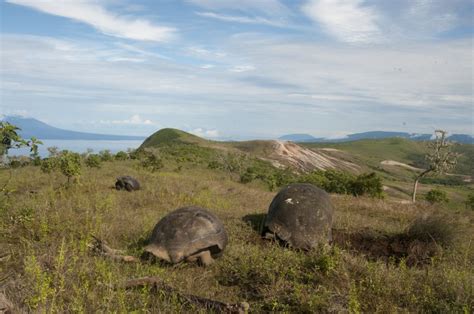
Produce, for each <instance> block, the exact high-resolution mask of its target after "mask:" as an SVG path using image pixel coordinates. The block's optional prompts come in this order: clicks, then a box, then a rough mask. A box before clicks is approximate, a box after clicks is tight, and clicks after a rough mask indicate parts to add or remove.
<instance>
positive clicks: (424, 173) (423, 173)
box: [411, 168, 433, 203]
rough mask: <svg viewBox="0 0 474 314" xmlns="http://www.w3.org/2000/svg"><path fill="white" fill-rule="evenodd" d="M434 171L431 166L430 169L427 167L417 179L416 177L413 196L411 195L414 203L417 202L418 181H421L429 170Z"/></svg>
mask: <svg viewBox="0 0 474 314" xmlns="http://www.w3.org/2000/svg"><path fill="white" fill-rule="evenodd" d="M431 171H433V170H432V169H431V168H430V169H426V170H425V171H423V172H422V173H420V174H419V175H418V176H417V177H416V179H415V183H414V184H413V193H412V196H411V200H412V202H413V203H415V202H416V190H417V188H418V181H420V179H421V178H423V177H424V176H425V175H426V174H428V173H429V172H431Z"/></svg>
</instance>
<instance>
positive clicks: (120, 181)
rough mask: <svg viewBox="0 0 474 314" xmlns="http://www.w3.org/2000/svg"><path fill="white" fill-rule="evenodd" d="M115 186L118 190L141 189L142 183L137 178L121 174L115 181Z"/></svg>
mask: <svg viewBox="0 0 474 314" xmlns="http://www.w3.org/2000/svg"><path fill="white" fill-rule="evenodd" d="M115 188H116V189H117V190H127V191H129V192H131V191H136V190H139V189H140V183H139V182H138V180H137V179H135V178H133V177H131V176H121V177H118V178H117V181H116V182H115Z"/></svg>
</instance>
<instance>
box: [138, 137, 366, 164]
mask: <svg viewBox="0 0 474 314" xmlns="http://www.w3.org/2000/svg"><path fill="white" fill-rule="evenodd" d="M180 145H187V146H195V147H200V148H201V150H200V151H199V153H200V154H202V153H204V152H203V150H202V149H203V148H205V149H207V151H206V153H207V155H209V154H212V153H211V151H214V152H215V154H222V153H225V154H234V155H241V154H244V155H246V156H248V157H249V158H259V159H261V160H264V161H268V162H270V163H271V164H272V165H273V166H275V167H277V168H287V167H290V168H292V169H293V170H296V171H300V172H304V171H311V170H314V169H321V170H324V169H340V170H346V171H351V172H358V171H359V170H360V167H359V166H358V165H356V164H354V163H352V162H350V161H349V159H350V158H344V157H345V156H343V155H344V154H337V153H334V152H328V151H325V150H312V149H308V148H305V147H303V146H300V145H298V144H296V143H293V142H286V141H275V140H254V141H241V142H218V141H210V140H206V139H203V138H200V137H198V136H196V135H192V134H189V133H187V132H184V131H181V130H177V129H161V130H159V131H157V132H155V133H154V134H152V135H151V136H150V137H148V138H147V139H146V140H145V141H144V142H143V144H142V145H141V146H140V148H139V149H144V148H163V147H169V146H180ZM187 150H188V151H189V147H188V149H187ZM181 152H182V150H181ZM195 152H196V153H197V150H195Z"/></svg>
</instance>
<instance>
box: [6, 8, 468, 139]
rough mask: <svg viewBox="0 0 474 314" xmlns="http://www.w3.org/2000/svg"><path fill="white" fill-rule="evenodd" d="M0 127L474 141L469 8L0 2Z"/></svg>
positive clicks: (214, 135) (223, 136) (209, 135)
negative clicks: (9, 121) (450, 136)
mask: <svg viewBox="0 0 474 314" xmlns="http://www.w3.org/2000/svg"><path fill="white" fill-rule="evenodd" d="M0 1H1V2H0V13H1V29H0V36H1V40H0V55H1V58H0V62H1V64H0V65H1V72H0V83H1V85H0V114H2V115H23V116H28V117H34V118H37V119H39V120H42V121H44V122H47V123H49V124H51V125H53V126H56V127H61V128H67V129H72V130H77V131H87V132H94V133H107V134H129V135H145V136H146V135H149V134H151V133H153V132H155V131H156V130H158V129H161V128H164V127H174V128H179V129H182V130H185V131H189V132H192V133H194V134H197V135H200V136H203V137H206V138H211V139H236V140H238V139H249V138H277V137H279V136H281V135H284V134H291V133H307V134H311V135H313V136H315V137H329V138H337V137H342V136H344V135H347V134H350V133H356V132H364V131H372V130H382V131H405V132H410V133H411V132H414V133H433V131H434V130H435V129H437V128H442V129H445V130H447V131H448V132H449V133H466V134H474V105H473V29H474V28H473V17H474V14H473V13H474V9H473V5H472V3H471V1H470V0H398V1H393V0H293V1H290V0H287V1H284V0H234V1H232V0H0Z"/></svg>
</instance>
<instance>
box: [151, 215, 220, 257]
mask: <svg viewBox="0 0 474 314" xmlns="http://www.w3.org/2000/svg"><path fill="white" fill-rule="evenodd" d="M226 245H227V233H226V231H225V229H224V225H223V224H222V222H221V221H220V220H219V219H218V218H217V217H216V216H215V215H213V214H212V213H210V212H209V211H207V210H205V209H203V208H200V207H196V206H190V207H183V208H179V209H176V210H175V211H173V212H171V213H169V214H168V215H166V216H165V217H163V218H162V219H161V220H160V221H159V222H158V223H157V224H156V226H155V228H154V229H153V232H152V234H151V237H150V239H149V243H148V245H147V246H146V247H145V251H147V252H150V253H151V254H153V255H154V256H156V257H158V258H160V259H162V260H165V261H168V262H170V263H179V262H181V261H183V260H186V261H188V262H195V261H199V262H200V263H201V264H203V265H209V264H211V263H212V262H213V261H214V258H216V257H218V256H220V255H221V253H222V251H223V250H224V248H225V247H226Z"/></svg>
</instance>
